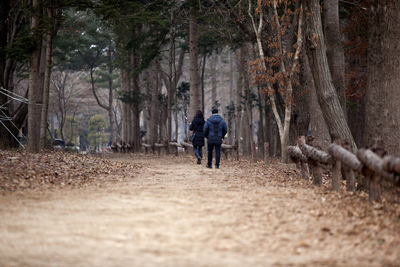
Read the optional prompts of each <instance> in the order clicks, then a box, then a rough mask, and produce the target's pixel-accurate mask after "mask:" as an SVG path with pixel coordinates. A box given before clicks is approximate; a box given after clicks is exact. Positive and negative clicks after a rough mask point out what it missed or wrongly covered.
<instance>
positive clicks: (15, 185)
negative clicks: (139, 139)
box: [0, 151, 139, 191]
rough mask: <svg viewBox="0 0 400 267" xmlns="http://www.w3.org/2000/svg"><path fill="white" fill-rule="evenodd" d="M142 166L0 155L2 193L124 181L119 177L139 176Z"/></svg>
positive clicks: (89, 158)
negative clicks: (128, 173)
mask: <svg viewBox="0 0 400 267" xmlns="http://www.w3.org/2000/svg"><path fill="white" fill-rule="evenodd" d="M138 168H139V166H138V165H135V164H131V163H127V162H118V161H110V160H107V159H104V158H99V157H95V156H93V155H82V154H75V153H64V152H60V151H54V152H47V153H40V154H34V153H27V152H16V151H0V191H21V190H34V189H43V188H62V187H81V186H86V185H88V184H92V183H97V184H98V183H102V182H104V181H112V180H122V178H123V176H119V175H120V174H123V173H126V172H127V171H128V172H132V173H136V172H137V171H138Z"/></svg>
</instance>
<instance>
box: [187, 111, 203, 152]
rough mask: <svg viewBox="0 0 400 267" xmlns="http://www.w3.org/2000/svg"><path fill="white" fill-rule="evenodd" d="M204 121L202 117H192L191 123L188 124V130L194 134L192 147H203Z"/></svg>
mask: <svg viewBox="0 0 400 267" xmlns="http://www.w3.org/2000/svg"><path fill="white" fill-rule="evenodd" d="M204 122H205V121H204V119H203V117H202V116H201V117H198V116H196V117H194V119H193V121H192V123H191V124H190V127H189V130H191V131H193V132H194V134H195V137H194V140H193V145H194V146H204V132H203V127H204Z"/></svg>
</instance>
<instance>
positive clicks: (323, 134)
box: [303, 55, 331, 150]
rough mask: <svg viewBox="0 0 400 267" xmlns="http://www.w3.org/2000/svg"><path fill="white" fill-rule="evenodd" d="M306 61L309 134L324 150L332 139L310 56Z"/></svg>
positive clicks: (305, 57)
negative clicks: (320, 102) (318, 93)
mask: <svg viewBox="0 0 400 267" xmlns="http://www.w3.org/2000/svg"><path fill="white" fill-rule="evenodd" d="M303 59H304V61H303V63H304V75H305V78H306V84H307V89H308V91H309V92H308V95H309V97H310V101H309V102H310V105H309V113H310V127H309V130H310V132H309V134H311V135H312V136H313V137H314V138H315V139H316V140H317V141H318V142H319V143H320V144H321V147H322V149H323V150H325V149H326V148H327V146H328V145H329V144H330V141H331V138H330V136H329V132H328V126H326V123H325V119H324V115H323V114H322V110H321V107H320V105H319V103H318V97H317V91H316V88H315V84H314V77H313V76H312V73H311V69H310V64H309V61H308V56H307V55H305V56H304V57H303Z"/></svg>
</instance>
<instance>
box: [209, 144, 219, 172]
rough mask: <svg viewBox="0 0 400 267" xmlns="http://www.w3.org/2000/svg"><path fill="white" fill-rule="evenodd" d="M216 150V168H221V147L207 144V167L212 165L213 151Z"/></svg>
mask: <svg viewBox="0 0 400 267" xmlns="http://www.w3.org/2000/svg"><path fill="white" fill-rule="evenodd" d="M214 148H215V166H217V167H219V159H220V158H221V145H217V144H207V152H208V154H207V156H208V158H207V165H208V166H211V165H212V158H213V150H214Z"/></svg>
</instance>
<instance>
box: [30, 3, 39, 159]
mask: <svg viewBox="0 0 400 267" xmlns="http://www.w3.org/2000/svg"><path fill="white" fill-rule="evenodd" d="M32 10H33V11H32V18H31V30H32V31H33V32H35V31H38V28H39V23H40V0H32ZM35 36H36V34H35ZM35 41H36V44H35V46H34V49H33V50H32V52H31V60H30V67H29V95H28V99H29V105H28V151H29V152H34V153H37V152H39V150H40V124H39V126H38V121H37V118H40V115H41V109H40V107H41V106H39V105H38V104H40V103H38V101H40V96H39V93H40V88H39V86H38V85H39V83H38V80H39V67H40V50H41V49H40V45H41V44H40V41H39V40H38V38H37V36H36V40H35Z"/></svg>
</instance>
